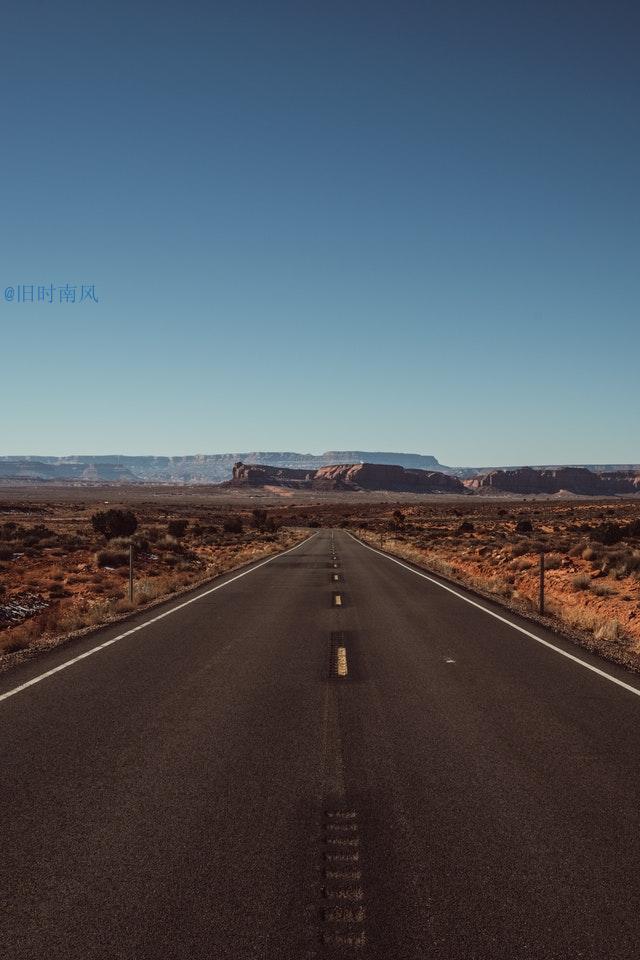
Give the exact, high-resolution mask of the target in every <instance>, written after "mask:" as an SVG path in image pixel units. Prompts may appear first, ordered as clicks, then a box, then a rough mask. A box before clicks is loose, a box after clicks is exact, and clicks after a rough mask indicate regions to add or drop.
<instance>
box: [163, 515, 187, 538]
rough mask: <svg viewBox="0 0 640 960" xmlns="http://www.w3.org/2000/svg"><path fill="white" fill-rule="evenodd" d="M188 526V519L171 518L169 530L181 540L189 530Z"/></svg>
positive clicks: (171, 534) (172, 535)
mask: <svg viewBox="0 0 640 960" xmlns="http://www.w3.org/2000/svg"><path fill="white" fill-rule="evenodd" d="M188 526H189V521H188V520H169V523H168V524H167V531H168V533H169V535H170V536H171V537H175V538H176V540H181V539H182V537H184V535H185V533H186V532H187V527H188Z"/></svg>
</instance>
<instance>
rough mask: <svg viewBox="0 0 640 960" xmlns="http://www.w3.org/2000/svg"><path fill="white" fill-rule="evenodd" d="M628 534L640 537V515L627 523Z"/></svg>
mask: <svg viewBox="0 0 640 960" xmlns="http://www.w3.org/2000/svg"><path fill="white" fill-rule="evenodd" d="M627 536H628V537H640V517H637V518H636V519H635V520H631V521H630V522H629V523H628V524H627Z"/></svg>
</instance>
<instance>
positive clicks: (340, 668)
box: [336, 647, 348, 677]
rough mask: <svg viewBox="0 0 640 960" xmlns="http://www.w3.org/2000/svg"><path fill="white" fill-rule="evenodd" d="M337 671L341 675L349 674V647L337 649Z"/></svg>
mask: <svg viewBox="0 0 640 960" xmlns="http://www.w3.org/2000/svg"><path fill="white" fill-rule="evenodd" d="M336 673H337V674H338V676H339V677H346V676H347V673H348V671H347V648H346V647H338V649H337V650H336Z"/></svg>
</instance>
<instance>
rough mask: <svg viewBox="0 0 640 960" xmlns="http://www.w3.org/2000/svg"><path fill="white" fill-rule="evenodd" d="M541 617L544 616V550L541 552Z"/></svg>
mask: <svg viewBox="0 0 640 960" xmlns="http://www.w3.org/2000/svg"><path fill="white" fill-rule="evenodd" d="M539 607H540V615H541V616H544V550H541V551H540V603H539Z"/></svg>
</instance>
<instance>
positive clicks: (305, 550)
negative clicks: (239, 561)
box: [0, 530, 640, 960]
mask: <svg viewBox="0 0 640 960" xmlns="http://www.w3.org/2000/svg"><path fill="white" fill-rule="evenodd" d="M639 691H640V679H639V678H636V677H634V676H633V675H631V674H628V673H626V672H625V671H624V670H622V669H618V668H616V667H615V666H611V665H608V664H605V663H604V662H603V661H600V660H598V659H597V658H595V657H592V656H591V655H590V654H589V653H587V652H585V651H582V650H580V649H579V648H577V647H574V646H572V645H571V644H570V643H568V642H565V641H563V640H561V639H559V638H558V637H556V636H555V635H554V634H553V633H551V632H549V631H546V630H545V629H544V628H543V627H539V626H537V625H536V626H532V625H531V624H530V623H528V622H527V621H524V620H520V619H518V618H517V617H516V616H515V615H512V614H510V613H505V612H504V611H501V610H500V609H499V608H498V607H494V606H492V605H491V604H490V603H489V602H485V601H482V600H478V599H477V598H474V597H472V596H471V595H469V594H467V593H465V592H464V591H463V590H459V589H457V588H455V589H454V590H452V589H451V588H450V587H447V585H445V584H441V583H439V582H438V580H437V578H435V577H428V576H425V575H424V574H420V572H418V571H416V570H414V569H412V568H411V567H410V565H408V564H404V563H399V562H397V561H396V560H393V559H390V558H389V557H386V556H383V555H382V554H380V553H378V552H377V551H375V550H372V549H370V548H368V547H366V546H364V545H362V544H361V543H359V542H357V541H356V540H354V539H353V538H352V537H351V536H350V535H349V534H348V533H346V532H345V531H333V532H332V531H329V530H322V531H320V532H318V533H317V534H316V535H315V536H313V537H311V538H310V539H309V540H307V541H305V542H304V543H302V544H301V545H299V546H298V547H296V548H294V549H292V550H290V551H288V552H286V553H284V554H281V555H279V556H278V557H274V558H273V559H271V560H269V561H266V562H264V561H263V562H261V563H258V564H255V565H254V566H253V567H251V568H248V569H246V570H243V571H241V572H240V573H238V572H236V573H232V574H228V575H227V576H225V577H222V578H221V579H220V580H219V581H216V582H215V583H214V584H209V585H208V586H205V587H202V588H200V589H199V590H197V591H195V592H194V593H193V594H192V595H191V596H189V597H187V598H184V597H183V598H181V599H180V600H174V601H171V602H168V603H166V604H165V605H164V606H162V607H158V608H156V609H154V610H152V611H148V612H146V613H140V614H139V615H136V616H135V617H134V618H132V619H131V620H130V621H127V623H126V624H122V623H120V624H116V625H112V626H109V627H106V628H105V629H103V630H101V631H100V632H99V633H97V634H94V635H93V636H91V637H87V638H85V639H84V640H82V641H80V642H77V643H75V644H74V645H71V646H67V647H65V648H61V649H58V650H55V651H52V652H50V653H49V654H47V655H46V656H44V657H41V658H40V659H38V660H36V661H32V662H30V663H27V664H25V665H23V666H22V667H20V668H18V669H15V670H13V671H12V672H10V673H8V674H6V675H4V676H3V677H2V678H0V755H1V762H2V777H1V779H0V797H1V800H0V802H1V807H2V808H1V819H0V957H1V958H3V960H8V958H11V960H168V958H172V960H174V958H175V960H191V958H193V960H204V958H206V960H280V958H282V960H289V958H291V960H323V958H325V957H326V958H328V960H329V958H334V957H340V958H346V957H362V958H363V960H365V958H366V960H423V958H424V960H575V958H589V960H596V958H603V960H622V958H625V960H626V958H629V960H631V958H633V960H636V958H637V957H638V955H639V952H640V946H639V944H640V902H639V901H640V897H639V892H640V804H639V802H638V799H639V798H638V774H639V772H640V737H639V736H638V732H639V728H640V696H639V695H638V693H639Z"/></svg>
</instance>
